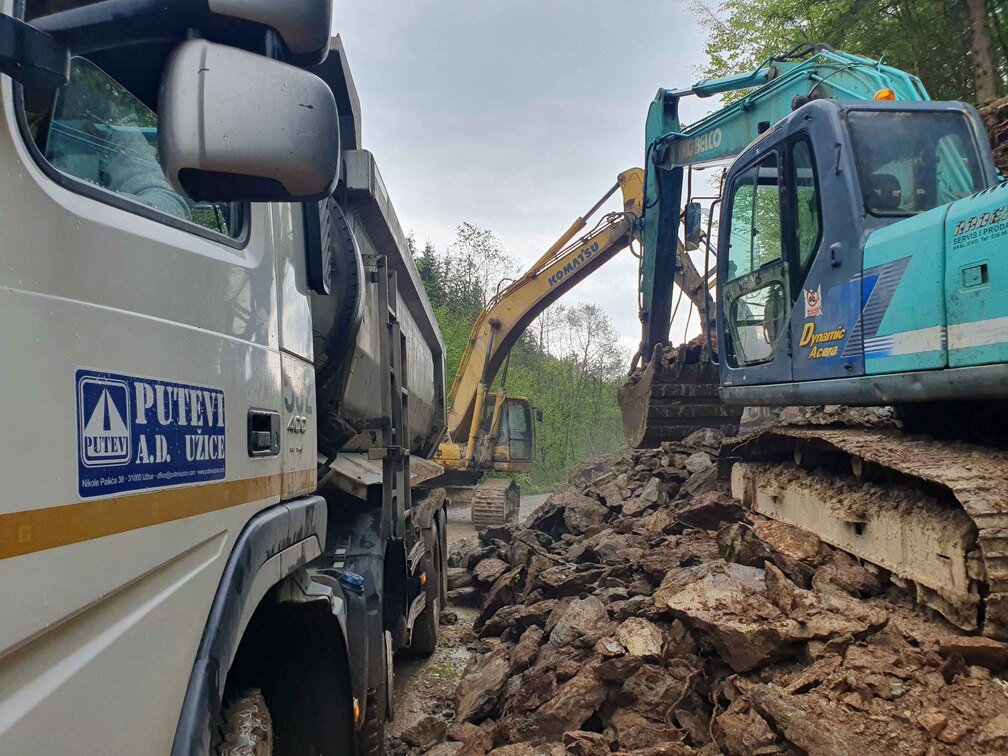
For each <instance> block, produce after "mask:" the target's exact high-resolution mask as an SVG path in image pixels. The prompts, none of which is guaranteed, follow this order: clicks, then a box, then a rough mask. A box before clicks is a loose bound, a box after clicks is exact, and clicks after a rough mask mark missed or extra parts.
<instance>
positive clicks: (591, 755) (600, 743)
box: [563, 730, 611, 756]
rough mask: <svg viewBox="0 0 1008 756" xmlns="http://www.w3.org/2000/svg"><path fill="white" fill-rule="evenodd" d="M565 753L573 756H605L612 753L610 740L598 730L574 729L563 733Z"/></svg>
mask: <svg viewBox="0 0 1008 756" xmlns="http://www.w3.org/2000/svg"><path fill="white" fill-rule="evenodd" d="M563 744H564V749H565V753H567V754H570V755H571V756H605V754H608V753H611V751H610V749H609V741H608V740H606V738H605V736H604V735H602V734H600V733H597V732H586V731H585V730H574V731H573V732H565V733H564V735H563Z"/></svg>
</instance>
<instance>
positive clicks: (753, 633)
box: [654, 561, 886, 672]
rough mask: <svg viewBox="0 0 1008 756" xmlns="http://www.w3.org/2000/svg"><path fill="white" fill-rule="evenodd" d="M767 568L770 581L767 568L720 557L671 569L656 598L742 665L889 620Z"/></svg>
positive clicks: (746, 667)
mask: <svg viewBox="0 0 1008 756" xmlns="http://www.w3.org/2000/svg"><path fill="white" fill-rule="evenodd" d="M768 572H769V573H770V578H769V581H768V580H767V579H766V574H765V573H764V571H763V570H760V569H757V568H754V567H745V566H743V565H739V564H733V563H729V562H719V561H715V562H709V563H706V564H701V565H697V566H696V567H690V568H687V569H684V570H670V571H669V573H668V575H667V576H666V577H665V580H664V581H663V582H662V585H661V586H660V587H659V588H658V590H657V591H656V592H655V595H654V602H655V605H656V606H657V607H659V608H665V609H668V610H669V611H670V612H672V614H674V615H675V616H676V617H678V618H679V619H681V620H682V621H683V622H684V623H685V624H686V625H687V626H689V627H691V628H694V629H696V630H697V631H699V632H700V634H701V635H702V636H703V637H704V638H705V639H706V640H707V641H708V642H709V643H710V644H711V645H712V646H714V648H715V649H717V651H718V653H720V654H721V656H722V658H724V660H725V661H726V662H727V663H728V665H729V666H730V667H731V668H732V669H734V670H735V671H736V672H746V671H748V670H751V669H755V668H757V667H761V666H763V665H765V664H767V663H768V662H770V661H772V660H774V659H777V658H780V657H782V656H789V655H794V654H795V653H797V651H798V650H799V646H800V644H802V643H803V642H804V641H809V640H825V639H829V638H835V637H839V636H842V635H848V634H849V635H857V634H861V633H865V632H867V631H868V630H870V629H872V628H876V627H881V626H882V625H883V624H884V623H885V620H886V614H885V612H884V611H882V610H880V609H876V608H870V607H868V606H866V605H865V604H863V603H862V602H860V601H856V600H854V599H850V598H847V597H840V596H830V595H823V594H818V593H814V592H812V591H807V590H804V589H802V588H798V587H797V586H795V585H794V584H793V583H791V582H790V581H788V580H787V578H786V577H784V576H783V574H781V573H780V571H779V570H777V569H776V568H775V567H773V566H772V565H770V566H768Z"/></svg>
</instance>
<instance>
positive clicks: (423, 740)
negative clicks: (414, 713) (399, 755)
mask: <svg viewBox="0 0 1008 756" xmlns="http://www.w3.org/2000/svg"><path fill="white" fill-rule="evenodd" d="M447 729H448V725H447V723H446V722H445V721H444V720H443V719H442V718H441V717H432V716H426V717H424V718H422V719H420V720H419V721H418V722H417V723H416V724H414V725H413V726H412V727H409V728H407V729H406V730H405V731H404V732H403V734H402V736H401V737H402V739H403V740H405V741H406V742H407V743H409V744H410V745H411V746H414V747H416V748H419V749H420V750H421V751H426V750H427V749H428V748H430V747H431V746H433V745H434V744H435V743H437V742H438V741H440V740H441V739H442V738H443V737H444V736H445V731H446V730H447Z"/></svg>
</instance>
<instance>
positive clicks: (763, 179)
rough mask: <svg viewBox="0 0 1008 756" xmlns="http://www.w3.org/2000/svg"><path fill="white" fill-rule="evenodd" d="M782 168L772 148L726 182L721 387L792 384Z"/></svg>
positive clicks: (721, 269) (720, 321)
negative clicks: (781, 185) (782, 213)
mask: <svg viewBox="0 0 1008 756" xmlns="http://www.w3.org/2000/svg"><path fill="white" fill-rule="evenodd" d="M782 168H783V159H782V155H781V153H780V151H778V150H775V149H771V150H768V151H766V152H763V153H761V155H760V157H759V158H758V159H757V160H756V161H755V162H753V163H751V164H750V165H748V166H747V167H745V168H744V169H742V170H740V171H733V173H734V177H733V178H732V179H730V184H729V189H728V194H727V201H726V202H725V204H724V207H723V210H722V220H721V229H720V234H721V243H720V246H719V251H720V254H719V255H718V267H719V270H718V281H719V282H722V281H723V282H724V283H723V284H722V285H721V287H720V288H721V291H720V293H719V296H718V307H719V308H721V312H720V317H719V318H718V341H719V343H721V344H724V345H725V349H724V350H722V351H723V354H724V363H725V367H727V368H728V371H727V375H728V376H729V379H728V380H726V381H725V384H726V385H745V384H763V383H778V382H785V381H790V380H791V358H790V354H789V343H788V326H789V321H790V315H791V309H792V302H793V297H792V283H791V276H790V266H789V264H788V260H787V255H786V254H785V243H784V236H783V234H782V223H781V218H782V215H781V198H782V192H781V187H780V176H781V175H782ZM724 374H725V372H724V369H723V372H722V375H724Z"/></svg>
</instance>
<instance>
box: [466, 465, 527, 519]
mask: <svg viewBox="0 0 1008 756" xmlns="http://www.w3.org/2000/svg"><path fill="white" fill-rule="evenodd" d="M520 501H521V491H520V489H519V488H518V484H517V483H515V482H514V481H513V480H511V479H510V478H490V479H488V480H485V481H483V482H482V483H480V484H479V485H478V486H476V487H475V488H474V489H473V493H472V509H471V510H470V511H471V512H472V524H473V526H474V527H476V528H477V529H479V528H486V527H489V526H491V525H504V524H505V523H508V522H514V520H515V519H517V517H518V509H519V506H520Z"/></svg>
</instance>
